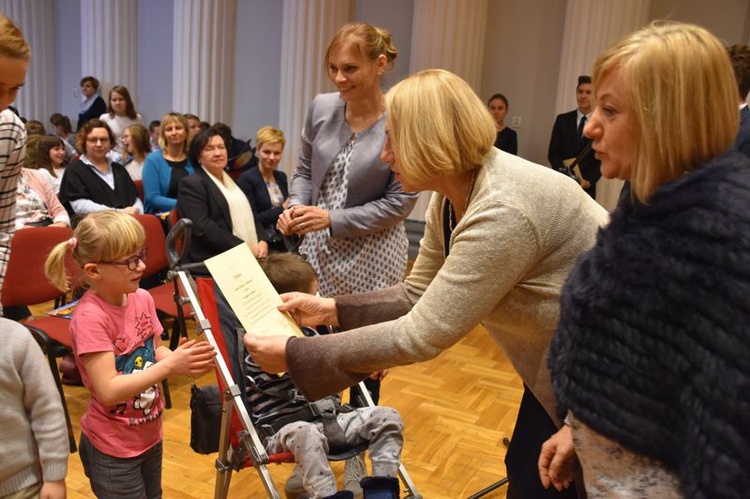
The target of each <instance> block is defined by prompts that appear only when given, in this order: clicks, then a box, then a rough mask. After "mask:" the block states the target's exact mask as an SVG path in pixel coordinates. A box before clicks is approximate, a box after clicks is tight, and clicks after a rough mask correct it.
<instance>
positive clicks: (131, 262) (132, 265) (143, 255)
mask: <svg viewBox="0 0 750 499" xmlns="http://www.w3.org/2000/svg"><path fill="white" fill-rule="evenodd" d="M146 260H148V248H141V251H139V252H138V254H137V255H135V256H131V257H130V258H128V259H127V260H125V261H123V262H96V263H98V264H100V265H126V266H127V267H128V270H132V271H135V270H137V269H138V262H143V263H146Z"/></svg>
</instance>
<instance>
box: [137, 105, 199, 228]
mask: <svg viewBox="0 0 750 499" xmlns="http://www.w3.org/2000/svg"><path fill="white" fill-rule="evenodd" d="M187 130H188V124H187V120H186V119H185V117H184V116H183V115H181V114H179V113H167V114H165V115H164V117H163V118H162V120H161V125H160V127H159V147H160V149H159V150H158V151H154V152H152V153H151V154H149V155H148V156H146V162H145V163H144V165H143V195H144V197H145V200H144V204H145V206H146V213H164V212H168V211H171V210H172V209H173V208H174V207H175V205H176V204H177V190H178V187H179V185H180V180H181V179H182V178H183V177H186V176H188V175H190V174H191V173H193V172H194V171H195V168H194V167H193V164H192V163H191V161H190V159H189V158H188V146H189V142H188V131H187Z"/></svg>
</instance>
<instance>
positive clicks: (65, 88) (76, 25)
mask: <svg viewBox="0 0 750 499" xmlns="http://www.w3.org/2000/svg"><path fill="white" fill-rule="evenodd" d="M54 16H55V60H56V61H57V64H56V65H55V73H56V78H57V85H56V86H55V88H56V93H55V101H56V102H57V109H58V110H59V112H61V113H62V114H64V115H66V116H68V118H70V121H71V123H72V124H73V130H75V128H76V121H77V120H78V108H79V105H80V103H81V91H80V86H79V85H78V83H79V82H80V81H81V78H82V77H83V76H85V75H82V74H81V2H79V1H78V0H60V1H57V2H55V11H54ZM31 50H32V57H33V56H34V54H33V50H34V47H31ZM34 118H35V119H38V120H39V121H42V122H44V124H45V126H47V125H49V123H48V121H47V120H49V116H34ZM49 126H51V125H49Z"/></svg>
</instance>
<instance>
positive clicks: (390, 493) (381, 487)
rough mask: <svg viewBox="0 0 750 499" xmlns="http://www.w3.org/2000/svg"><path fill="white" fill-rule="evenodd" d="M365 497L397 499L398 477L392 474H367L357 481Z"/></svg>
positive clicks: (398, 491)
mask: <svg viewBox="0 0 750 499" xmlns="http://www.w3.org/2000/svg"><path fill="white" fill-rule="evenodd" d="M359 484H360V485H361V486H362V491H363V492H364V494H365V499H398V498H399V497H400V492H401V488H400V484H399V482H398V478H396V477H392V476H368V477H365V478H363V479H362V481H360V482H359Z"/></svg>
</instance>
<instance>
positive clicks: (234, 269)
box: [205, 244, 302, 336]
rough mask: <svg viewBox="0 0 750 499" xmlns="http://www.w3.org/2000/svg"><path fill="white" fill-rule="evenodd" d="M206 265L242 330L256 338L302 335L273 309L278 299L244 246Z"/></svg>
mask: <svg viewBox="0 0 750 499" xmlns="http://www.w3.org/2000/svg"><path fill="white" fill-rule="evenodd" d="M205 264H206V267H208V270H209V271H210V272H211V275H212V276H213V278H214V282H216V284H217V285H218V286H219V289H221V292H222V293H224V296H225V297H226V299H227V301H228V302H229V306H231V307H232V310H234V313H235V314H237V318H238V319H239V320H240V323H241V324H242V327H244V328H245V331H247V332H248V333H253V334H257V335H259V336H271V335H287V336H302V331H300V329H299V327H298V326H297V324H296V323H295V322H294V320H292V318H291V317H290V316H289V315H288V314H282V313H281V312H279V311H278V309H277V308H276V307H277V306H279V305H281V303H282V301H281V298H280V297H279V294H278V293H277V292H276V290H275V289H274V287H273V285H272V284H271V282H270V281H269V280H268V278H267V277H266V274H265V273H264V272H263V269H261V268H260V265H258V262H257V261H256V260H255V257H254V256H253V254H252V252H251V251H250V247H249V246H248V245H247V244H240V245H238V246H235V247H234V248H232V249H230V250H228V251H225V252H224V253H221V254H220V255H216V256H215V257H213V258H209V259H208V260H206V261H205Z"/></svg>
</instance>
